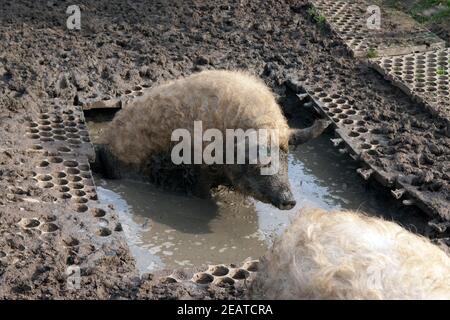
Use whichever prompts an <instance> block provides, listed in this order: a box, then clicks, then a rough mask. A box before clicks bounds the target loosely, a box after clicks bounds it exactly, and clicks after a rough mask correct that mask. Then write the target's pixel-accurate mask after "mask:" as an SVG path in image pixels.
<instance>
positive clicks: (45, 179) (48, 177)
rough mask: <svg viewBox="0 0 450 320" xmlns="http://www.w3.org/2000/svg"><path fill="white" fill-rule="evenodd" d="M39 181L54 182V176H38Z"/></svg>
mask: <svg viewBox="0 0 450 320" xmlns="http://www.w3.org/2000/svg"><path fill="white" fill-rule="evenodd" d="M37 179H38V180H40V181H50V180H52V176H51V175H48V174H44V175H39V176H37Z"/></svg>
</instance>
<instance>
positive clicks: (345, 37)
mask: <svg viewBox="0 0 450 320" xmlns="http://www.w3.org/2000/svg"><path fill="white" fill-rule="evenodd" d="M311 3H312V4H313V5H314V7H315V8H316V9H317V10H318V12H319V13H320V14H321V15H322V16H323V17H324V18H325V19H326V21H327V23H328V25H329V26H330V28H331V29H332V30H333V31H334V32H335V33H336V34H337V36H338V37H339V38H340V39H341V40H342V41H343V42H344V43H345V44H346V45H347V47H348V48H349V50H350V51H351V52H352V54H353V55H354V56H356V57H365V56H368V55H369V52H370V51H372V55H376V56H393V55H402V54H408V53H413V52H423V51H428V50H433V49H436V48H445V42H444V41H443V40H441V39H440V38H439V37H437V36H436V35H434V34H433V33H432V32H430V31H428V30H426V29H425V28H423V27H422V26H420V25H419V24H418V23H416V22H415V21H414V20H413V19H412V18H411V17H409V16H407V15H406V14H403V13H401V12H397V11H395V12H391V11H389V12H384V11H383V12H382V26H381V28H380V30H375V29H369V28H368V27H367V19H368V17H369V14H368V13H367V8H368V7H369V5H370V3H366V2H365V1H342V0H341V1H331V0H313V1H311ZM397 20H402V21H404V23H403V25H404V28H403V29H399V30H396V29H395V28H394V29H393V30H385V29H384V28H385V26H390V25H395V24H396V22H397ZM399 25H401V24H399Z"/></svg>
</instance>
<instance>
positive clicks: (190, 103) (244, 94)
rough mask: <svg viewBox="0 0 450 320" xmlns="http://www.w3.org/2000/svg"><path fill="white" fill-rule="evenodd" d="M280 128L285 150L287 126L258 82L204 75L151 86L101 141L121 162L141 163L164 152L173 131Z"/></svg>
mask: <svg viewBox="0 0 450 320" xmlns="http://www.w3.org/2000/svg"><path fill="white" fill-rule="evenodd" d="M196 120H202V122H203V130H207V129H209V128H217V129H219V130H221V131H222V132H225V129H234V128H240V129H243V130H247V129H259V128H266V129H279V143H280V148H281V149H283V150H287V149H288V142H289V127H288V124H287V122H286V119H285V117H284V116H283V114H282V112H281V109H280V107H279V106H278V104H277V103H276V101H275V98H274V95H273V93H272V92H271V91H270V89H269V88H268V87H267V86H266V85H265V84H264V83H263V82H262V81H261V80H260V79H258V78H256V77H254V76H252V75H250V74H248V73H245V72H237V71H219V70H218V71H203V72H200V73H197V74H194V75H191V76H189V77H187V78H181V79H178V80H174V81H171V82H168V83H166V84H163V85H161V86H158V87H155V88H153V89H152V90H150V91H149V92H148V93H147V94H146V95H144V96H142V97H140V98H138V99H137V100H136V101H135V102H134V103H133V104H132V105H130V106H129V107H127V108H125V109H123V110H121V111H120V112H119V113H118V114H117V115H116V117H115V118H114V120H113V121H112V122H111V124H110V126H109V128H108V129H107V130H106V131H105V133H104V135H103V138H102V140H103V141H102V142H103V143H106V144H108V145H109V146H110V148H111V150H112V152H113V153H114V154H115V155H116V156H117V157H118V158H119V160H121V161H123V162H124V163H130V164H139V163H141V162H143V161H145V160H146V159H147V158H148V157H149V156H150V155H152V154H154V153H164V152H167V151H168V150H169V149H170V147H171V141H170V137H171V134H172V132H173V130H175V129H178V128H183V129H187V130H189V131H190V132H191V134H193V125H194V121H196Z"/></svg>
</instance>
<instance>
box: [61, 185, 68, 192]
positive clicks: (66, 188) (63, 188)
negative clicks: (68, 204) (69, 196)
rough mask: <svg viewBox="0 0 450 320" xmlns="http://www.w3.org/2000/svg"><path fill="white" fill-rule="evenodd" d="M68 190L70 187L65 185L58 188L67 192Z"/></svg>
mask: <svg viewBox="0 0 450 320" xmlns="http://www.w3.org/2000/svg"><path fill="white" fill-rule="evenodd" d="M69 191H70V188H69V187H66V186H61V187H60V188H59V192H69Z"/></svg>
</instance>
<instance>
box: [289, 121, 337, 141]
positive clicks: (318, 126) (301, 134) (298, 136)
mask: <svg viewBox="0 0 450 320" xmlns="http://www.w3.org/2000/svg"><path fill="white" fill-rule="evenodd" d="M330 123H331V121H329V120H325V119H320V120H316V121H315V122H314V124H313V125H312V126H311V127H308V128H305V129H290V133H289V144H293V145H299V144H302V143H305V142H307V141H309V140H311V139H314V138H317V137H318V136H320V135H321V134H322V132H323V131H324V130H325V129H326V128H327V127H328V126H329V125H330Z"/></svg>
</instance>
